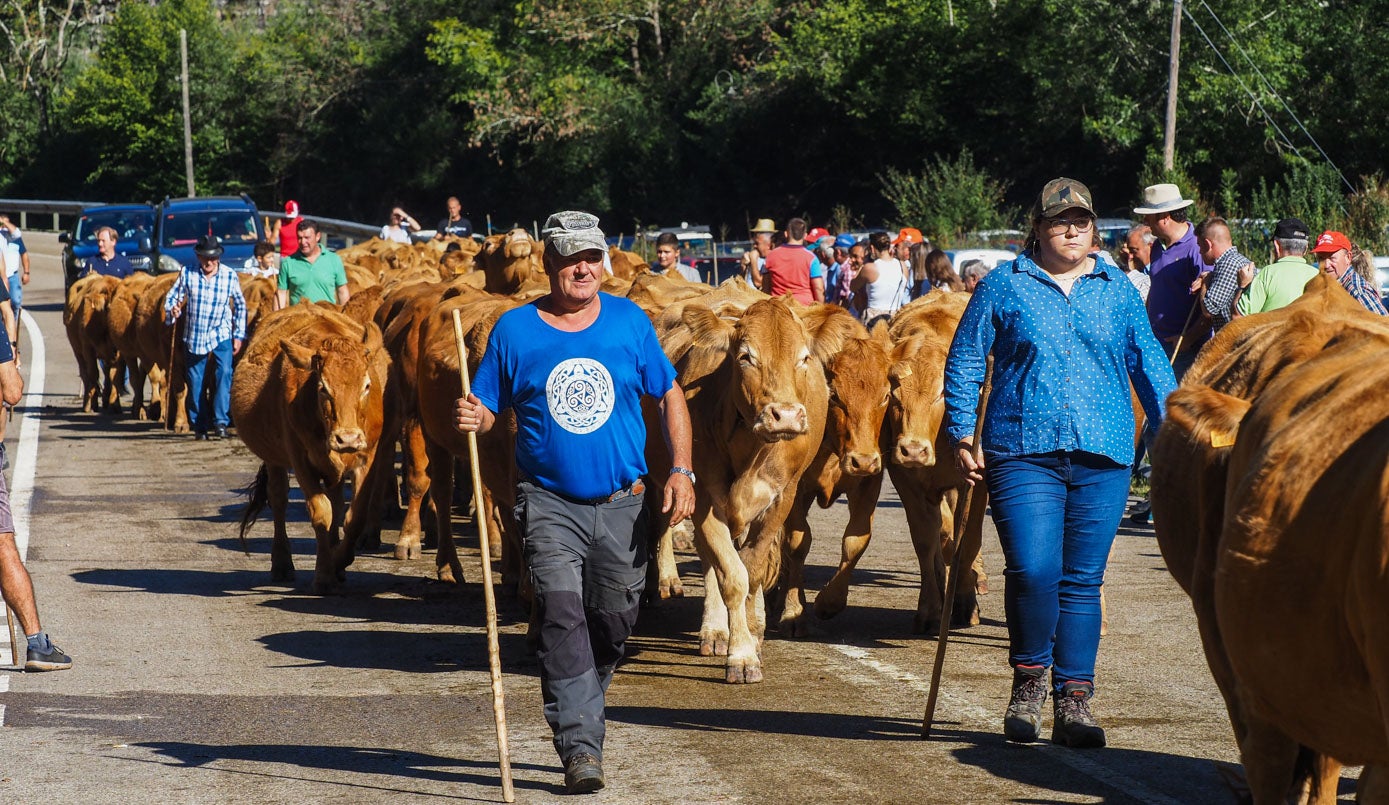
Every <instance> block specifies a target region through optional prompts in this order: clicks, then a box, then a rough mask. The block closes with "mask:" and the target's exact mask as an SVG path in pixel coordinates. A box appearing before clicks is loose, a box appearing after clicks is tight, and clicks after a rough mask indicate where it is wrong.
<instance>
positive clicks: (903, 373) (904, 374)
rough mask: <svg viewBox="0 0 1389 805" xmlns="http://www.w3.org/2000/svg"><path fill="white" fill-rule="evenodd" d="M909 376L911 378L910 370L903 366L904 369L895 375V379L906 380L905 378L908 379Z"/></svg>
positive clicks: (908, 367)
mask: <svg viewBox="0 0 1389 805" xmlns="http://www.w3.org/2000/svg"><path fill="white" fill-rule="evenodd" d="M911 376H912V368H911V367H910V366H904V367H902V371H901V372H898V373H897V377H898V378H900V379H902V380H906V379H907V378H909V377H911Z"/></svg>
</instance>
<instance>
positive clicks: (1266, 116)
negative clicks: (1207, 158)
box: [1182, 7, 1301, 156]
mask: <svg viewBox="0 0 1389 805" xmlns="http://www.w3.org/2000/svg"><path fill="white" fill-rule="evenodd" d="M1182 12H1183V13H1184V14H1186V18H1187V19H1188V20H1190V21H1191V24H1192V25H1194V26H1196V31H1197V33H1199V34H1201V38H1202V39H1204V40H1206V44H1207V45H1209V46H1210V49H1211V51H1212V52H1214V53H1215V56H1216V58H1218V59H1220V63H1221V64H1223V65H1225V69H1226V70H1228V71H1230V75H1231V76H1233V77H1234V79H1235V81H1237V82H1239V85H1240V89H1243V90H1244V92H1245V94H1246V95H1248V96H1249V100H1251V101H1253V102H1254V105H1255V106H1256V107H1258V109H1259V112H1260V113H1261V114H1263V116H1264V120H1266V121H1268V124H1269V125H1270V126H1272V127H1273V130H1274V131H1276V132H1278V136H1279V137H1281V138H1282V139H1283V145H1285V146H1287V147H1288V148H1289V149H1291V150H1292V152H1293V153H1294V154H1297V155H1299V156H1301V152H1300V151H1298V148H1297V146H1295V145H1293V142H1292V138H1290V137H1288V133H1287V132H1285V131H1283V127H1282V126H1279V125H1278V121H1276V120H1274V119H1273V115H1270V114H1269V113H1268V110H1267V109H1265V108H1264V104H1263V102H1262V101H1260V100H1259V96H1257V95H1255V94H1254V90H1252V89H1250V88H1249V85H1248V84H1246V83H1244V79H1243V78H1240V75H1239V73H1237V72H1235V68H1234V67H1231V66H1230V62H1228V61H1226V60H1225V54H1223V53H1221V52H1220V48H1218V47H1216V46H1215V43H1214V42H1212V41H1211V38H1210V36H1208V35H1207V34H1206V29H1204V28H1202V27H1201V23H1199V22H1197V21H1196V18H1195V17H1193V16H1192V15H1191V11H1189V10H1188V9H1187V8H1186V7H1183V8H1182Z"/></svg>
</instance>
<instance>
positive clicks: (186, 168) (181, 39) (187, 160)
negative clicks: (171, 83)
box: [178, 28, 198, 198]
mask: <svg viewBox="0 0 1389 805" xmlns="http://www.w3.org/2000/svg"><path fill="white" fill-rule="evenodd" d="M178 50H179V57H180V58H181V59H182V61H183V172H184V174H185V175H186V176H187V177H188V197H189V198H192V197H193V196H196V195H198V193H197V191H196V190H194V188H193V122H192V121H191V120H190V119H189V117H188V31H187V30H185V29H183V28H180V29H178Z"/></svg>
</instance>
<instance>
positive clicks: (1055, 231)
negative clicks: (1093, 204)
mask: <svg viewBox="0 0 1389 805" xmlns="http://www.w3.org/2000/svg"><path fill="white" fill-rule="evenodd" d="M1094 226H1095V219H1094V218H1091V217H1090V216H1088V215H1087V216H1085V217H1083V218H1049V219H1047V234H1049V235H1060V234H1062V233H1064V232H1066V230H1068V229H1070V228H1071V227H1075V228H1076V231H1077V232H1089V231H1090V230H1091V229H1093V228H1094Z"/></svg>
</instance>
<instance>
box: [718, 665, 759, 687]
mask: <svg viewBox="0 0 1389 805" xmlns="http://www.w3.org/2000/svg"><path fill="white" fill-rule="evenodd" d="M723 681H724V682H727V683H728V684H730V685H753V684H756V683H758V682H761V681H762V663H761V662H759V661H758V660H756V659H751V660H736V661H733V662H730V663H729V664H728V667H726V668H725V669H724V674H723Z"/></svg>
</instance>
